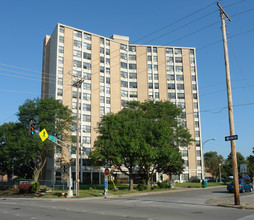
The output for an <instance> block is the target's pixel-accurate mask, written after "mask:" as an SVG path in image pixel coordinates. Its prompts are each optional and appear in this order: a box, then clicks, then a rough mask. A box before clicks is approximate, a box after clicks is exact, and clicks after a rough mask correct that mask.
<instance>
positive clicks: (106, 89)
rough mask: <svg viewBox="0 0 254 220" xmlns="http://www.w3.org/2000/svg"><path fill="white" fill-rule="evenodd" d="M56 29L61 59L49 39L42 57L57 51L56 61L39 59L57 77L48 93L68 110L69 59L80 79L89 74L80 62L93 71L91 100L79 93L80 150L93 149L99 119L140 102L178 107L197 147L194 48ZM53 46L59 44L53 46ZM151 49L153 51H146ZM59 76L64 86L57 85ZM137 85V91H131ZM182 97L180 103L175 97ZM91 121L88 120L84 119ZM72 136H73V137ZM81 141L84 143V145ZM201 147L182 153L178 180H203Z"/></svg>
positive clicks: (69, 89) (72, 99)
mask: <svg viewBox="0 0 254 220" xmlns="http://www.w3.org/2000/svg"><path fill="white" fill-rule="evenodd" d="M60 29H61V31H60ZM56 30H58V31H57V32H56V33H57V37H55V38H54V41H58V40H59V36H62V37H64V44H63V47H64V53H63V55H62V54H59V53H58V52H57V51H58V49H56V48H55V47H53V46H50V45H51V44H48V43H47V42H49V41H52V39H50V38H47V40H45V43H44V54H49V52H48V51H49V50H56V53H55V55H54V53H51V54H53V56H55V57H54V58H52V57H49V55H47V56H45V55H44V59H43V60H44V61H43V68H44V69H45V70H46V69H47V68H48V69H55V73H50V74H52V75H54V74H55V76H56V83H55V85H54V86H55V88H54V89H52V88H51V91H56V94H55V96H54V97H55V98H56V99H59V100H62V103H63V104H64V105H67V106H69V107H70V108H72V106H73V104H75V102H76V99H74V98H73V96H72V92H73V91H76V90H75V89H74V88H73V87H72V81H73V77H72V74H70V72H72V71H73V68H74V67H73V60H74V59H75V60H80V62H81V66H80V68H79V70H80V72H81V74H82V77H84V73H85V72H87V69H85V68H84V63H88V64H89V65H90V67H91V68H90V70H89V71H88V72H89V73H90V74H91V79H90V80H84V83H88V84H90V88H91V89H90V91H89V94H90V95H91V99H87V100H84V99H83V95H84V93H85V90H84V88H83V87H81V89H80V93H81V100H80V105H81V112H80V115H81V116H80V117H81V120H80V125H81V132H80V134H81V146H83V147H85V148H89V149H91V148H92V147H93V143H94V141H95V140H96V137H97V135H98V134H97V133H96V131H95V129H96V127H97V123H98V122H99V121H100V117H101V116H102V115H103V114H107V113H108V112H113V113H117V112H118V111H120V110H121V108H122V107H123V106H124V103H125V102H126V101H128V100H138V101H141V102H142V101H145V100H148V99H153V100H170V101H172V102H174V103H175V104H176V105H179V104H182V105H183V106H184V112H185V113H186V119H185V122H186V127H187V128H188V129H189V131H190V133H191V135H192V138H193V139H196V141H199V142H201V137H195V135H196V133H195V132H196V131H198V132H200V136H201V131H200V129H199V128H195V121H198V122H199V123H200V118H199V117H198V118H196V117H194V114H193V113H194V112H197V111H198V109H197V106H199V105H198V104H197V105H195V106H194V104H193V103H194V99H193V94H194V91H193V88H194V87H196V88H197V85H194V87H193V84H196V82H194V81H193V80H192V77H193V76H195V78H196V77H197V73H196V66H195V68H192V67H191V66H192V65H193V63H191V62H190V59H194V60H195V63H196V56H195V53H194V52H195V49H194V48H181V47H170V46H153V45H134V44H133V45H132V44H129V38H128V37H125V36H119V35H113V36H112V37H111V38H107V37H104V36H99V35H96V34H93V33H89V32H86V31H83V30H78V29H75V28H73V27H69V26H66V25H62V24H58V25H57V27H56ZM63 30H64V32H63ZM79 33H80V34H79ZM89 36H90V37H89ZM74 41H75V44H80V45H79V46H78V47H77V45H74ZM55 45H60V44H59V43H57V42H55ZM149 48H150V49H151V51H148V49H149ZM74 50H75V52H76V53H77V52H78V53H79V58H77V57H75V58H74ZM177 50H178V51H179V50H180V51H181V53H176V52H175V51H177ZM169 51H170V52H169ZM190 51H192V54H190ZM193 51H194V52H193ZM51 52H52V51H51ZM85 53H86V56H87V54H88V55H89V54H90V58H89V57H85ZM80 54H81V56H80ZM59 56H63V58H64V59H63V76H59V75H58V73H57V70H58V66H59V65H58V63H57V62H55V63H54V62H50V60H52V59H55V60H58V57H59ZM148 57H149V59H148ZM52 63H53V64H52ZM49 65H51V66H50V68H49V67H48V66H49ZM52 65H55V67H54V68H53V67H52ZM193 69H195V71H193ZM46 72H47V71H46ZM48 72H49V71H48ZM135 74H136V78H135ZM48 77H50V75H49V76H48ZM59 77H63V85H62V86H59V85H58V84H57V82H58V78H59ZM45 79H46V78H45ZM43 83H45V81H44V82H43ZM135 83H136V84H137V86H135ZM179 84H183V86H184V88H182V87H181V88H180V87H179V88H178V86H182V85H179ZM151 85H152V86H151ZM49 87H50V86H49ZM43 88H44V91H42V94H44V93H47V92H48V91H49V90H47V87H46V86H44V87H43ZM58 88H62V90H63V92H62V96H59V94H57V89H58ZM180 89H181V90H180ZM181 93H184V98H183V99H182V98H180V97H178V96H179V94H181ZM195 93H197V96H198V91H195ZM133 94H134V95H133ZM135 94H137V95H135ZM45 97H46V96H45ZM109 100H110V101H109ZM183 102H184V103H183ZM195 102H196V100H195ZM86 103H88V104H90V105H91V110H90V112H87V111H84V109H83V104H86ZM197 103H198V98H197ZM89 116H90V118H91V119H90V120H89V119H88V118H89ZM87 117H88V118H87ZM84 126H85V127H86V126H88V127H89V126H90V132H88V133H87V132H85V133H84V132H82V131H83V127H84ZM197 129H198V130H197ZM72 135H74V136H75V132H73V134H72ZM89 137H90V141H89ZM83 138H88V139H86V140H87V141H86V142H84V143H83ZM201 147H202V146H196V144H195V143H193V144H192V145H190V146H188V147H187V148H185V149H187V156H186V155H185V156H183V158H184V160H186V161H187V162H186V163H185V165H186V168H185V171H184V174H183V175H182V176H181V177H180V180H187V179H188V178H189V177H191V176H197V177H199V178H201V177H200V175H201V170H202V168H201V167H200V160H201V158H200V157H197V151H200V148H201ZM179 149H180V150H181V152H182V151H183V152H184V151H185V149H184V148H181V147H180V148H179ZM84 158H87V157H84Z"/></svg>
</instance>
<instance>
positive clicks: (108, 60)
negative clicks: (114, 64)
mask: <svg viewBox="0 0 254 220" xmlns="http://www.w3.org/2000/svg"><path fill="white" fill-rule="evenodd" d="M106 64H108V65H109V64H110V58H108V57H106Z"/></svg>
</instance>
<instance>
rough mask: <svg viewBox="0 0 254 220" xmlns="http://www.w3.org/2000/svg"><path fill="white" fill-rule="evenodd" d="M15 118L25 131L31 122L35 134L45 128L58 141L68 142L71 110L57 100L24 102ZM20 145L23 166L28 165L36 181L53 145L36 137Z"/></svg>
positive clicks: (28, 138) (50, 153) (51, 151)
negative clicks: (34, 126) (23, 159)
mask: <svg viewBox="0 0 254 220" xmlns="http://www.w3.org/2000/svg"><path fill="white" fill-rule="evenodd" d="M17 116H18V119H19V121H20V122H21V123H22V124H23V126H24V128H26V129H28V126H29V122H30V120H32V121H33V122H34V123H35V125H36V130H37V133H38V132H40V131H41V130H43V129H44V128H45V129H46V130H47V132H48V134H50V135H54V136H56V137H58V138H59V139H62V137H64V138H65V140H68V138H70V131H71V125H72V116H71V110H70V109H68V107H66V106H63V105H62V104H61V103H59V102H58V101H57V100H54V99H52V98H49V99H39V98H37V99H34V100H26V101H25V103H24V104H23V105H22V106H20V107H19V112H18V113H17ZM20 145H22V148H23V151H25V153H26V161H25V164H27V165H30V168H31V169H32V171H33V177H34V180H35V181H37V180H38V178H39V174H40V172H41V170H42V169H43V167H44V165H45V163H46V161H47V159H48V157H50V156H51V155H52V153H53V151H54V144H53V143H52V142H50V141H49V140H46V141H44V142H42V141H41V139H40V138H39V136H38V135H36V136H32V137H27V140H23V142H20Z"/></svg>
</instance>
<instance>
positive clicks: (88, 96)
mask: <svg viewBox="0 0 254 220" xmlns="http://www.w3.org/2000/svg"><path fill="white" fill-rule="evenodd" d="M83 100H86V101H90V100H91V94H89V93H83Z"/></svg>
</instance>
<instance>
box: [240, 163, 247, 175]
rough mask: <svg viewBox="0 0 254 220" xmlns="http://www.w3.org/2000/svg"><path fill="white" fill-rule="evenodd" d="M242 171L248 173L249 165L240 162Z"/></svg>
mask: <svg viewBox="0 0 254 220" xmlns="http://www.w3.org/2000/svg"><path fill="white" fill-rule="evenodd" d="M240 173H247V165H246V164H240Z"/></svg>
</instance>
